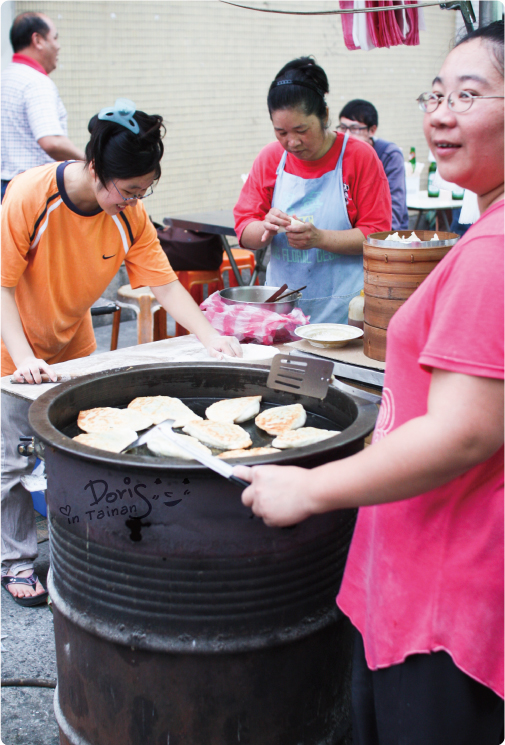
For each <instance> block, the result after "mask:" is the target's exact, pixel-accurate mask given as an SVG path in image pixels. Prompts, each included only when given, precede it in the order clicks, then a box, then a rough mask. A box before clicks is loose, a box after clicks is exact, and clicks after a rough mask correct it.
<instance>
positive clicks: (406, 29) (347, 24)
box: [339, 0, 419, 50]
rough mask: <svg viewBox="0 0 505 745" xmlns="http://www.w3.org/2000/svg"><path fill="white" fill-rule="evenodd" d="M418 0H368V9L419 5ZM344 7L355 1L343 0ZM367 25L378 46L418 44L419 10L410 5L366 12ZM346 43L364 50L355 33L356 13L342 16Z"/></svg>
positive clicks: (351, 47)
mask: <svg viewBox="0 0 505 745" xmlns="http://www.w3.org/2000/svg"><path fill="white" fill-rule="evenodd" d="M416 4H417V0H403V1H402V0H367V1H366V3H365V5H366V7H367V8H376V7H378V6H383V7H393V6H395V5H416ZM339 5H340V9H341V10H348V9H352V8H354V7H355V3H354V1H353V0H340V2H339ZM364 15H365V16H366V28H367V33H368V36H369V40H370V41H371V42H372V43H373V45H374V46H375V47H394V46H398V45H400V44H406V45H407V46H416V45H418V44H419V10H418V9H417V8H407V9H405V10H403V9H398V10H394V11H391V10H385V11H384V12H376V13H366V14H364ZM341 19H342V30H343V34H344V43H345V45H346V47H347V49H351V50H353V49H361V48H362V47H360V46H358V44H359V42H357V41H356V35H354V36H353V25H354V24H355V18H354V14H351V13H345V14H342V16H341Z"/></svg>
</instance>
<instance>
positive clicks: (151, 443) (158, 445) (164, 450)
mask: <svg viewBox="0 0 505 745" xmlns="http://www.w3.org/2000/svg"><path fill="white" fill-rule="evenodd" d="M174 435H175V436H176V437H177V439H178V440H179V439H180V440H181V442H184V441H187V442H188V443H192V444H193V445H195V446H196V447H197V448H198V450H201V451H202V453H206V454H207V455H212V451H211V450H209V448H208V447H206V446H205V445H204V444H203V443H201V442H200V441H199V440H197V439H196V438H195V437H189V435H179V434H177V433H176V432H174ZM147 447H148V448H149V450H150V451H151V453H152V454H153V455H158V456H162V457H167V458H182V459H183V460H195V458H194V457H193V456H192V455H191V454H190V453H188V452H187V451H186V450H182V448H180V447H178V446H177V444H176V443H175V442H172V441H171V440H169V439H167V438H166V437H163V435H162V434H158V433H156V434H154V435H153V436H152V437H151V438H150V439H149V440H148V441H147Z"/></svg>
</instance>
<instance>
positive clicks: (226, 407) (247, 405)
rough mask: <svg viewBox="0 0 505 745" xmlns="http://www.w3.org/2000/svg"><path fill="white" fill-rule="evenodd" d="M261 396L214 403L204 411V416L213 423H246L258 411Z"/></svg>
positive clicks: (228, 399)
mask: <svg viewBox="0 0 505 745" xmlns="http://www.w3.org/2000/svg"><path fill="white" fill-rule="evenodd" d="M261 399H262V396H242V397H241V398H226V399H225V400H224V401H216V403H214V404H211V406H209V407H208V408H207V409H206V410H205V416H206V417H207V419H210V420H211V421H213V422H231V423H232V424H233V423H234V422H235V423H237V424H238V423H240V422H246V421H247V420H248V419H252V418H253V417H254V416H256V414H258V413H259V410H260V401H261Z"/></svg>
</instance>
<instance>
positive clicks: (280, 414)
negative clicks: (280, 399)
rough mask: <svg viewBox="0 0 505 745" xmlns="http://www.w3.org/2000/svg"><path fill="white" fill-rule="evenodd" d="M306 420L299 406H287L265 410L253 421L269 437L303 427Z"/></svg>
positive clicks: (302, 409) (305, 415) (304, 413)
mask: <svg viewBox="0 0 505 745" xmlns="http://www.w3.org/2000/svg"><path fill="white" fill-rule="evenodd" d="M306 419H307V414H306V412H305V409H304V408H303V406H302V405H301V404H289V405H288V406H274V407H272V408H271V409H266V410H265V411H262V412H261V414H258V416H257V417H256V419H255V420H254V421H255V423H256V426H257V427H259V428H260V429H264V430H265V432H268V434H269V435H280V434H281V432H286V431H287V430H290V429H298V428H299V427H303V425H304V424H305V422H306Z"/></svg>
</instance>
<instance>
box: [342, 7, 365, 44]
mask: <svg viewBox="0 0 505 745" xmlns="http://www.w3.org/2000/svg"><path fill="white" fill-rule="evenodd" d="M339 5H340V10H347V9H352V8H354V0H340V3H339ZM340 18H341V19H342V31H343V32H344V44H345V45H346V47H347V49H360V47H357V46H356V45H355V43H354V39H353V36H352V26H353V23H354V15H353V14H352V13H342V15H341V16H340Z"/></svg>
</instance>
